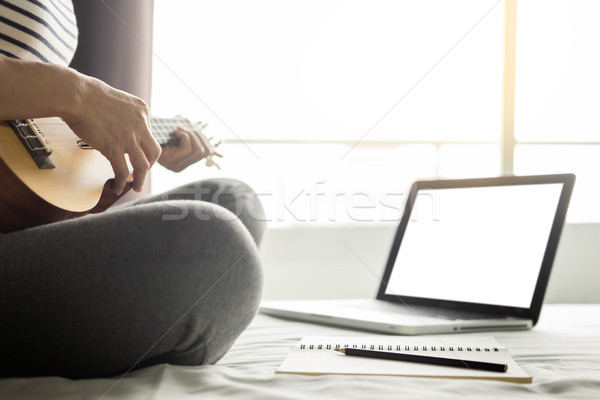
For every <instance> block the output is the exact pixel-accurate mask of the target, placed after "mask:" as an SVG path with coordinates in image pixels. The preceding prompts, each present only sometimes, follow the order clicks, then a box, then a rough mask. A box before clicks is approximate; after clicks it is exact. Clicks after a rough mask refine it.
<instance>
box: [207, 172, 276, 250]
mask: <svg viewBox="0 0 600 400" xmlns="http://www.w3.org/2000/svg"><path fill="white" fill-rule="evenodd" d="M201 186H202V187H203V188H208V191H209V193H210V198H209V199H207V200H208V201H210V202H211V203H214V204H218V205H220V206H221V207H224V208H226V209H227V210H229V211H230V212H231V213H233V214H234V215H235V216H236V217H237V218H239V219H240V221H242V223H243V224H244V226H246V228H247V229H248V231H249V232H250V234H251V235H252V238H253V239H254V241H255V242H256V244H260V242H261V239H262V236H263V234H264V231H265V230H266V216H265V211H264V208H263V206H262V203H261V201H260V198H259V196H258V194H257V193H256V192H255V191H254V190H253V189H252V188H251V187H250V186H249V185H248V184H246V183H245V182H242V181H240V180H237V179H232V178H218V179H207V180H204V181H202V182H201Z"/></svg>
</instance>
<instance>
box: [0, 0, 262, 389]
mask: <svg viewBox="0 0 600 400" xmlns="http://www.w3.org/2000/svg"><path fill="white" fill-rule="evenodd" d="M76 38H77V29H76V22H75V17H74V13H73V8H72V4H71V2H70V0H36V1H25V0H21V1H19V0H11V1H2V2H1V4H0V79H1V82H2V83H1V86H0V120H12V119H24V118H36V117H37V118H40V117H48V116H59V117H62V118H63V120H64V121H65V122H66V123H67V124H68V125H69V127H70V128H71V129H72V130H73V131H74V132H75V133H76V134H77V135H78V136H79V137H80V138H81V139H83V140H84V141H86V142H87V143H88V144H90V145H91V146H93V147H94V148H95V149H97V150H98V151H100V152H101V153H102V154H103V155H104V156H105V157H106V158H107V159H108V160H109V161H110V163H111V165H112V168H113V170H114V174H115V179H114V183H113V189H114V190H115V192H116V193H121V192H122V191H123V189H124V187H125V185H126V179H127V177H128V176H129V170H128V167H127V164H126V161H125V160H126V158H125V154H127V156H128V157H129V160H130V162H131V165H132V167H133V189H134V190H136V191H141V189H142V186H143V182H144V180H145V178H146V175H147V173H148V171H149V169H150V167H151V166H152V165H153V164H154V163H155V162H159V163H160V164H162V165H164V166H165V167H167V168H170V169H172V170H175V171H180V170H182V169H184V168H185V167H187V166H188V165H190V164H192V163H194V162H196V161H199V160H201V159H204V158H205V157H207V156H210V155H212V154H213V152H214V148H213V147H212V146H211V145H210V144H209V143H208V141H207V140H206V138H205V137H204V136H203V135H202V133H201V132H196V131H193V132H190V131H186V130H183V129H178V130H177V131H176V135H177V136H178V138H179V142H180V144H179V146H177V147H174V148H173V147H170V148H165V149H161V147H160V146H159V145H158V143H157V142H156V140H155V139H154V138H153V136H152V135H151V133H150V128H149V122H148V120H149V110H148V107H147V105H146V104H145V103H144V102H143V101H142V100H140V99H139V98H137V97H135V96H132V95H130V94H128V93H125V92H122V91H119V90H117V89H115V88H112V87H110V86H109V85H107V84H105V83H103V82H101V81H99V80H97V79H94V78H91V77H88V76H85V75H82V74H80V73H78V72H76V71H74V70H72V69H70V68H68V67H66V65H68V63H69V61H70V59H71V58H72V56H73V52H74V49H75V47H76ZM1 217H2V216H0V218H1ZM263 231H264V217H263V213H262V207H261V205H260V203H259V202H258V200H257V197H256V195H255V194H254V193H253V192H252V190H251V189H250V188H249V187H248V186H247V185H245V184H244V183H242V182H239V181H236V180H228V179H213V180H206V181H201V182H197V183H194V184H191V185H188V186H186V187H183V188H180V189H177V190H173V191H172V192H169V193H165V194H163V195H159V196H154V197H149V198H146V199H143V200H141V201H138V202H136V203H135V204H131V205H125V206H120V207H117V208H113V209H109V210H108V211H106V212H104V213H102V214H97V215H90V216H86V217H82V218H77V219H72V220H67V221H62V222H57V223H53V224H48V225H44V226H39V227H35V228H30V229H25V230H22V231H18V232H13V233H9V234H0V282H1V283H0V312H1V316H0V325H1V327H2V329H0V376H5V377H6V376H36V375H61V376H66V377H70V378H88V377H97V376H107V375H114V374H119V373H124V372H127V371H129V370H132V369H137V368H141V367H143V366H147V365H152V364H156V363H165V362H166V363H172V364H180V365H196V364H203V363H204V364H206V363H214V362H216V361H217V360H218V359H219V358H220V357H222V356H223V354H224V353H225V352H226V351H227V350H228V349H229V347H230V346H231V345H232V343H233V341H234V340H235V339H236V338H237V336H238V335H239V334H240V333H241V332H242V331H243V329H245V327H246V326H247V325H248V323H249V322H250V321H251V319H252V318H253V316H254V313H255V312H256V308H257V307H258V302H259V299H260V293H261V286H262V272H261V269H260V261H259V257H258V252H257V245H258V244H259V242H260V239H261V237H262V234H263Z"/></svg>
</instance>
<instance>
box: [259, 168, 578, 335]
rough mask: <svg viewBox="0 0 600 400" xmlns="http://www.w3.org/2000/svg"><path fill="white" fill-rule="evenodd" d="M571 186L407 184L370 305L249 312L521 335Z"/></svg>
mask: <svg viewBox="0 0 600 400" xmlns="http://www.w3.org/2000/svg"><path fill="white" fill-rule="evenodd" d="M574 183H575V176H574V175H573V174H558V175H536V176H503V177H495V178H482V179H457V180H429V181H417V182H415V183H413V185H412V187H411V190H410V193H409V195H408V197H407V199H406V204H405V207H404V211H403V214H402V217H401V220H400V223H399V226H398V228H397V231H396V235H395V238H394V241H393V244H392V247H391V250H390V252H389V257H388V261H387V265H386V267H385V271H384V273H383V275H382V276H381V279H380V286H379V291H378V293H377V296H376V298H375V299H343V300H302V301H264V302H263V303H262V304H261V307H260V309H259V312H261V313H263V314H268V315H274V316H279V317H284V318H289V319H294V320H301V321H310V322H317V323H322V324H328V325H337V326H343V327H348V328H354V329H361V330H369V331H374V332H380V333H386V334H401V335H420V334H440V333H463V332H475V331H500V330H518V329H529V328H531V327H533V326H534V325H535V324H536V323H537V321H538V318H539V315H540V311H541V308H542V302H543V299H544V294H545V292H546V286H547V284H548V279H549V277H550V270H551V269H552V264H553V262H554V256H555V254H556V248H557V246H558V242H559V238H560V235H561V231H562V228H563V224H564V221H565V216H566V213H567V209H568V205H569V201H570V198H571V192H572V190H573V185H574ZM348 279H351V278H350V277H348Z"/></svg>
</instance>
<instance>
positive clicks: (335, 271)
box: [261, 224, 600, 303]
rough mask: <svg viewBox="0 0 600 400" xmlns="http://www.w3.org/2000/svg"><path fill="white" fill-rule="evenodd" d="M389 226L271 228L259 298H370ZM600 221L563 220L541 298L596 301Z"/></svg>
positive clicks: (599, 274) (390, 235)
mask: <svg viewBox="0 0 600 400" xmlns="http://www.w3.org/2000/svg"><path fill="white" fill-rule="evenodd" d="M394 231H395V226H392V225H371V226H350V227H349V226H346V227H327V226H313V227H311V226H307V227H300V228H295V229H285V228H278V229H271V230H269V231H268V232H267V234H266V237H265V239H264V242H263V246H262V248H261V255H262V258H263V263H264V268H265V290H264V298H265V299H269V300H274V299H317V298H344V297H350V298H352V297H373V296H374V295H375V293H376V292H377V289H378V283H379V277H380V276H381V275H382V273H383V269H384V267H385V262H386V259H387V253H388V251H389V248H390V246H391V242H392V240H393V234H394ZM598 244H600V224H567V225H566V226H565V229H564V231H563V234H562V237H561V241H560V245H559V248H558V253H557V256H556V260H555V264H554V268H553V271H552V275H551V277H550V283H549V286H548V291H547V292H546V299H545V301H546V302H549V303H600V290H597V288H596V287H597V286H598V284H599V283H600V268H599V266H600V246H599V245H598Z"/></svg>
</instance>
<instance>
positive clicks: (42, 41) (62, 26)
mask: <svg viewBox="0 0 600 400" xmlns="http://www.w3.org/2000/svg"><path fill="white" fill-rule="evenodd" d="M77 34H78V31H77V22H76V20H75V14H74V12H73V3H72V1H71V0H0V54H1V55H4V56H7V57H12V58H18V59H21V60H30V61H42V62H49V63H53V64H59V65H65V66H66V65H69V63H70V62H71V59H72V58H73V54H74V53H75V48H76V47H77Z"/></svg>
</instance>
